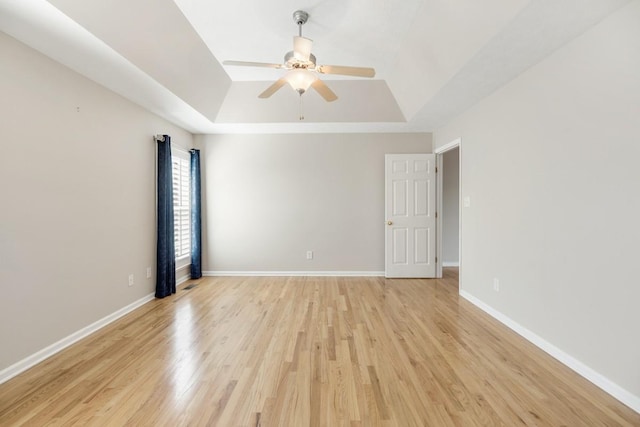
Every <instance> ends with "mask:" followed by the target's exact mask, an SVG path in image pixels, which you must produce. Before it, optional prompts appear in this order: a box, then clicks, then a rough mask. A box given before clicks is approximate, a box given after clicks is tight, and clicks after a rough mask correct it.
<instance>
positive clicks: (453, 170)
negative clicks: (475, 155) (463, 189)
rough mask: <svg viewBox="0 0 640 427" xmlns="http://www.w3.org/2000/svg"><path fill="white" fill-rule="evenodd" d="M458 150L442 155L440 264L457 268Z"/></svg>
mask: <svg viewBox="0 0 640 427" xmlns="http://www.w3.org/2000/svg"><path fill="white" fill-rule="evenodd" d="M459 155H460V149H459V148H454V149H453V150H449V151H447V152H445V153H443V154H442V208H441V210H440V212H441V214H442V263H443V265H444V266H445V267H446V266H457V265H458V264H459V262H460V259H459V258H460V254H459V250H458V249H459V246H460V245H459V243H460V242H459V236H460V233H459V227H460V218H459V217H460V162H459Z"/></svg>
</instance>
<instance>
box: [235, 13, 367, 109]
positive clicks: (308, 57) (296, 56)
mask: <svg viewBox="0 0 640 427" xmlns="http://www.w3.org/2000/svg"><path fill="white" fill-rule="evenodd" d="M293 20H294V22H295V23H296V25H298V35H297V36H294V37H293V50H292V51H290V52H287V54H286V55H285V56H284V63H283V64H269V63H263V62H244V61H223V64H224V65H234V66H246V67H263V68H276V69H284V70H288V72H287V73H286V74H285V75H284V76H283V77H282V78H281V79H279V80H278V81H276V82H275V83H273V84H272V85H271V86H269V87H268V88H267V89H266V90H265V91H264V92H262V93H261V94H260V95H258V97H259V98H269V97H270V96H271V95H273V94H274V93H275V92H276V91H278V89H280V88H281V87H282V86H284V85H285V83H289V85H290V86H291V87H292V88H293V90H295V91H296V92H298V93H299V94H300V96H302V94H303V93H305V92H306V91H307V90H308V89H309V87H312V88H313V89H315V91H316V92H318V94H319V95H320V96H321V97H322V98H324V100H325V101H327V102H332V101H335V100H336V99H338V96H337V95H336V94H335V93H333V91H332V90H331V89H329V87H328V86H327V85H326V84H324V82H323V81H322V80H320V79H319V78H318V73H319V74H337V75H344V76H353V77H368V78H372V77H374V76H375V70H374V69H373V68H366V67H347V66H340V65H317V62H316V57H315V56H314V55H313V54H312V53H311V48H312V46H313V40H311V39H308V38H306V37H303V36H302V26H303V25H304V24H305V23H306V22H307V21H308V20H309V14H308V13H307V12H305V11H303V10H296V11H295V12H293ZM301 117H302V116H301Z"/></svg>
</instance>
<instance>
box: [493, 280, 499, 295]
mask: <svg viewBox="0 0 640 427" xmlns="http://www.w3.org/2000/svg"><path fill="white" fill-rule="evenodd" d="M493 290H494V291H496V292H500V280H498V278H497V277H494V278H493Z"/></svg>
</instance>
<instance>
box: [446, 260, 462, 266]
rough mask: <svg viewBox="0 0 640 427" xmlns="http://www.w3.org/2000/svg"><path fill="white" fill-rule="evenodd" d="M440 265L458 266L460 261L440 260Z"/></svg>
mask: <svg viewBox="0 0 640 427" xmlns="http://www.w3.org/2000/svg"><path fill="white" fill-rule="evenodd" d="M442 266H443V267H460V263H459V262H458V261H454V262H447V261H442Z"/></svg>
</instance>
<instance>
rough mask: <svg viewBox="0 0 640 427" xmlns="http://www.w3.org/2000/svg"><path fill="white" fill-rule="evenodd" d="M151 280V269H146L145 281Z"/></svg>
mask: <svg viewBox="0 0 640 427" xmlns="http://www.w3.org/2000/svg"><path fill="white" fill-rule="evenodd" d="M150 278H151V267H147V279H150Z"/></svg>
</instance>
